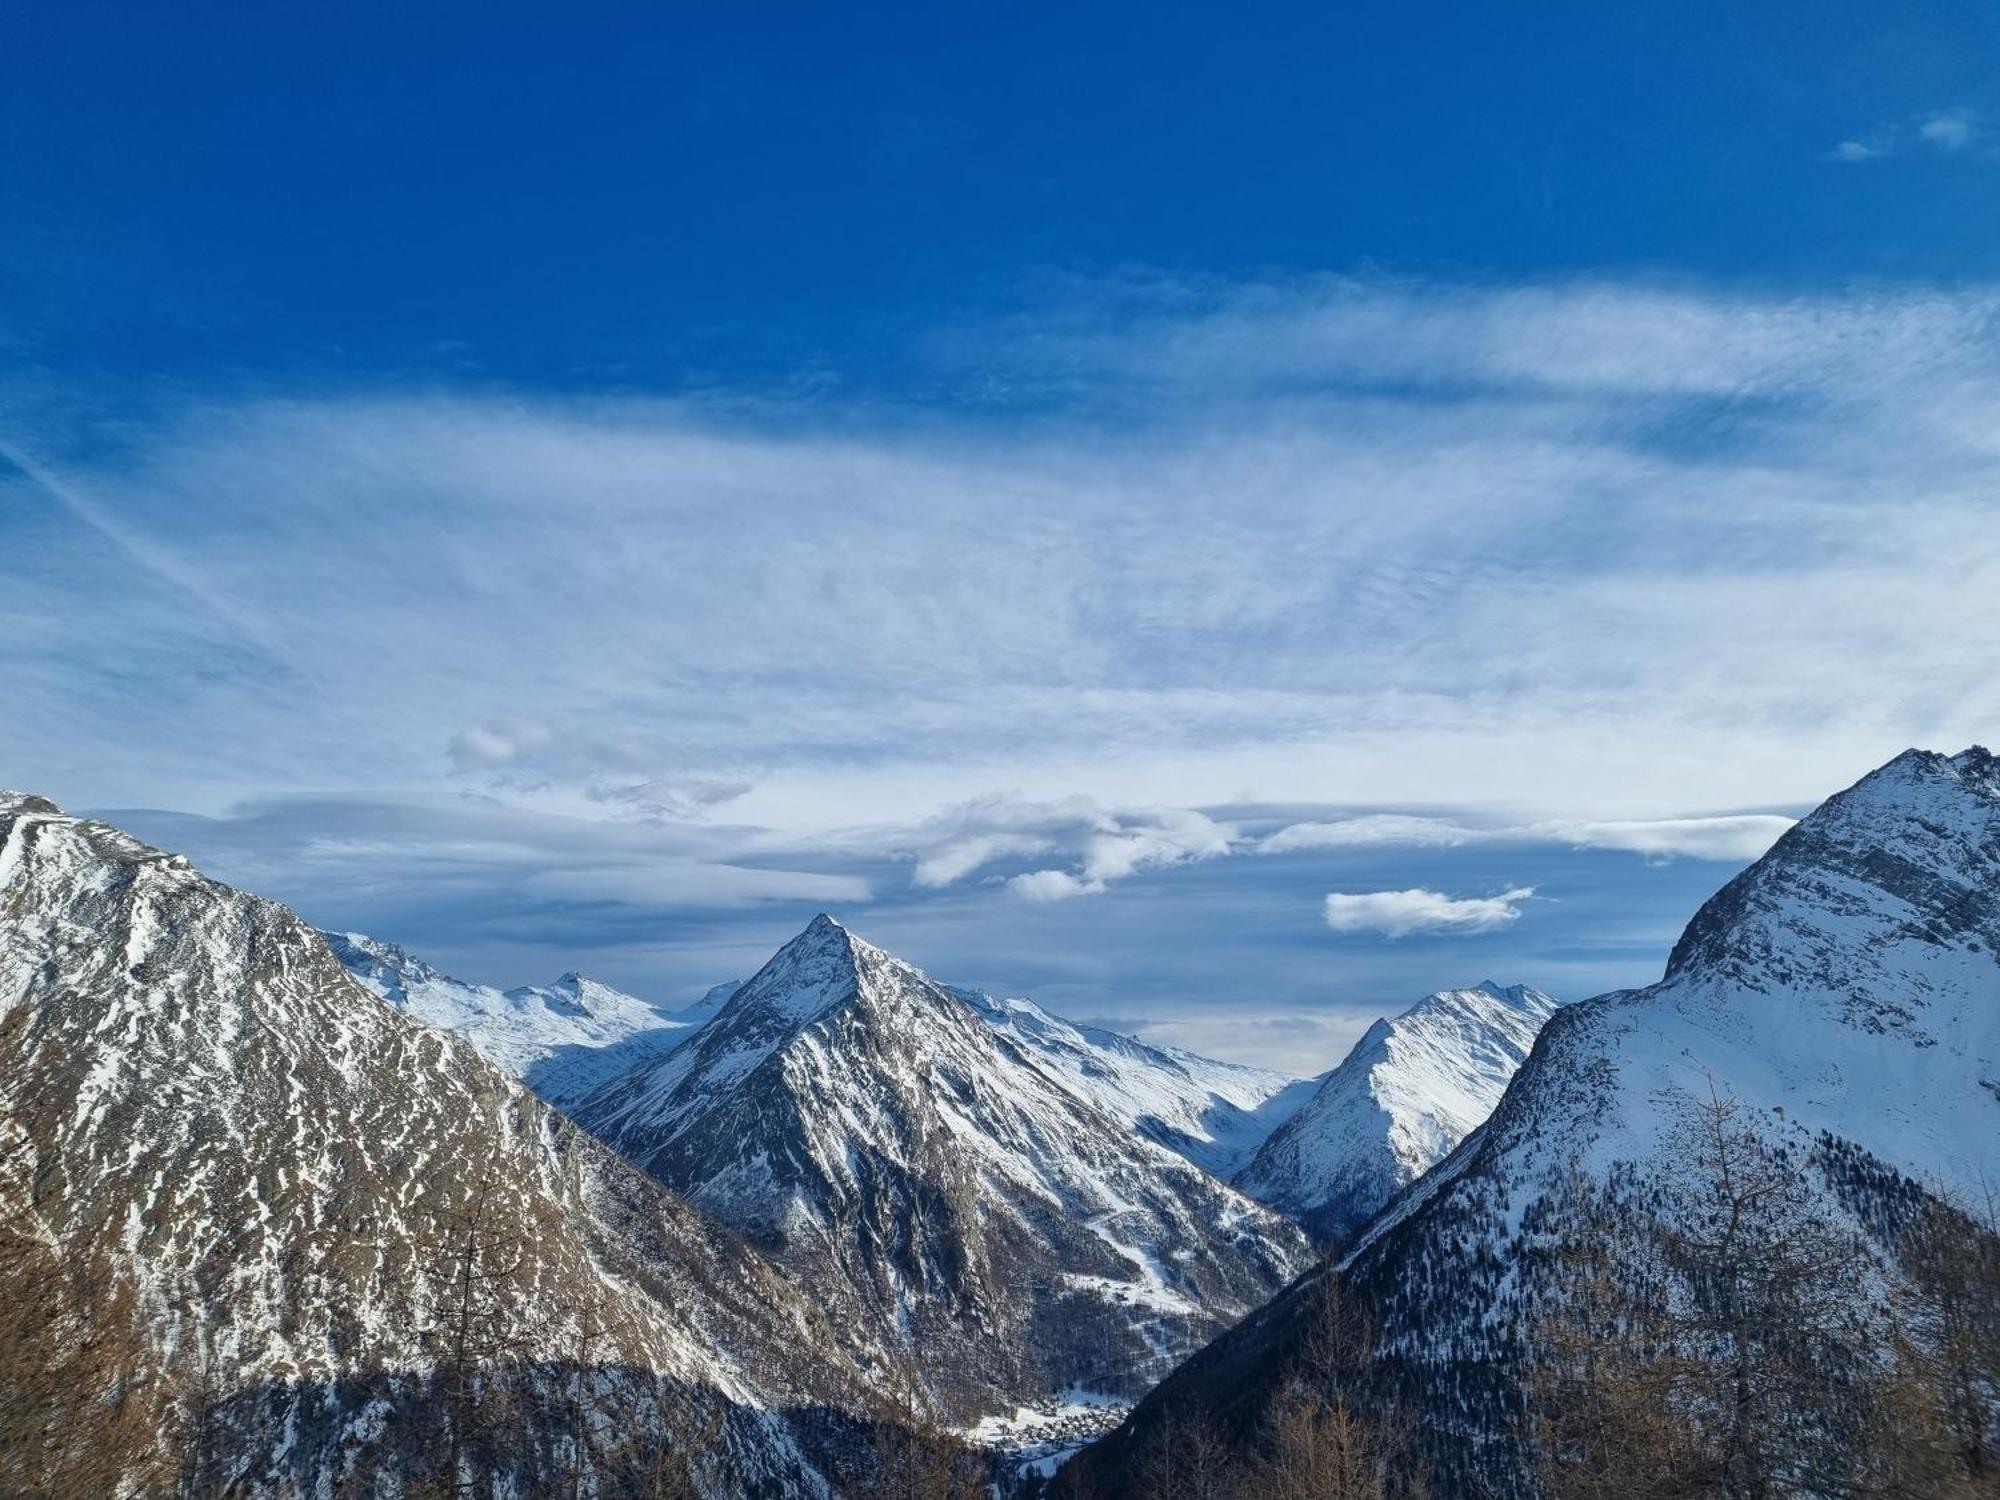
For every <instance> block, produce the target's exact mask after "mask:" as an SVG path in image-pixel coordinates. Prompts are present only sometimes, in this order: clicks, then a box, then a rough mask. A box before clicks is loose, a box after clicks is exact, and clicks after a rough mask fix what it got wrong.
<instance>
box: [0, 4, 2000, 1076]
mask: <svg viewBox="0 0 2000 1500" xmlns="http://www.w3.org/2000/svg"><path fill="white" fill-rule="evenodd" d="M1996 32H2000V19H1996V17H1995V16H1994V14H1993V13H1992V12H1991V11H1990V10H1988V9H1986V8H1983V7H1975V6H1971V5H1929V4H1919V5H1911V6H1901V7H1879V6H1878V7H1861V6H1846V5H1817V6H1811V7H1807V6H1791V5H1768V6H1755V7H1743V6H1723V5H1687V4H1677V5H1672V6H1667V5H1658V6H1655V5H1634V6H1618V7H1586V6H1566V5H1545V6H1536V7H1529V8H1526V9H1522V8H1515V9H1513V10H1511V11H1507V12H1500V11H1496V10H1494V9H1493V8H1492V7H1470V6H1468V7H1444V8H1431V9H1428V10H1424V11H1421V12H1398V11H1394V10H1393V8H1378V9H1377V11H1375V12H1367V13H1364V12H1359V11H1355V10H1353V9H1347V8H1329V7H1323V6H1322V7H1311V8H1307V7H1252V8H1248V9H1246V8H1243V7H1231V8H1229V9H1228V10H1227V11H1226V12H1225V11H1221V10H1216V9H1208V10H1195V9H1182V10H1171V9H1167V10H1163V9H1161V8H1159V7H1152V8H1148V9H1145V10H1139V9H1130V10H1122V9H1119V8H1115V7H1091V8H1089V9H1088V14H1079V13H1078V12H1077V11H1076V10H1075V8H1074V7H1066V8H1064V9H1062V10H1060V11H1058V10H1056V9H1055V8H1034V7H1022V6H1016V7H1007V8H1001V7H937V6H932V7H926V8H923V9H921V10H917V9H909V10H903V9H897V8H889V7H880V8H876V9H875V10H873V11H872V12H870V13H868V14H867V15H851V14H850V15H841V14H837V13H833V12H827V11H824V10H823V9H813V10H809V9H806V8H798V9H795V10H794V9H781V8H758V9H744V8H741V7H737V8H732V9H730V10H729V11H727V12H724V11H723V10H722V9H721V8H717V9H716V10H714V11H712V12H707V13H703V12H698V11H695V10H693V9H691V8H672V9H667V10H662V9H661V8H658V7H650V8H640V7H630V8H625V7H606V6H598V7H588V6H570V7H563V8H561V9H558V8H555V7H523V6H512V7H508V6H500V7H494V6H486V7H480V8H473V7H455V6H452V5H448V4H439V5H430V6H424V7H419V8H411V7H367V6H354V7H343V8H341V9H340V10H339V11H332V10H329V11H326V12H325V13H324V14H322V15H320V16H318V17H314V16H310V15H306V14H296V15H277V14H273V13H270V12H269V11H268V10H266V9H256V10H253V9H252V8H250V7H247V6H244V7H235V6H201V7H193V8H191V9H182V10H177V11H173V12H170V11H168V10H167V9H165V8H154V9H152V10H150V11H146V12H142V13H137V14H134V13H132V12H131V10H130V8H121V9H120V10H116V11H114V10H111V9H108V8H98V7H94V6H91V5H88V4H83V5H75V6H66V7H45V8H43V10H42V11H41V12H40V13H38V14H36V15H34V16H32V17H26V18H24V19H22V20H21V21H20V22H18V23H17V25H16V26H15V27H14V29H13V33H12V35H11V36H10V45H9V47H8V49H7V51H6V53H5V55H4V57H0V223H4V225H5V228H6V233H5V234H4V235H0V689H4V692H5V696H6V704H7V707H6V711H5V713H4V714H0V782H5V783H7V784H10V785H15V786H19V787H24V788H27V789H30V790H35V791H40V792H43V793H45V794H48V795H52V796H55V797H56V798H58V799H59V800H61V801H63V802H65V803H66V804H68V805H70V806H73V807H79V808H86V809H91V810H100V811H107V812H116V813H117V814H118V816H120V817H121V818H123V819H124V820H125V821H127V822H129V823H130V824H132V825H133V826H135V827H136V828H138V829H139V830H140V831H142V832H144V833H147V834H148V835H150V836H152V837H155V838H157V839H159V840H161V841H164V842H167V843H170V844H173V845H175V846H177V847H181V848H184V849H186V850H187V851H188V852H190V853H191V854H193V855H194V856H195V857H196V858H197V859H199V860H201V861H202V862H203V863H204V864H206V865H207V866H208V867H210V868H212V869H213V870H215V871H216V872H217V873H219V874H222V875H224V876H226V877H228V878H231V879H234V880H237V881H239V882H241V883H243V884H246V885H249V886H252V887H253V888H255V889H258V890H260V891H264V892H267V893H269V894H272V895H275V896H279V897H281V898H283V899H286V900H288V901H290V902H292V903H293V904H295V905H297V906H298V907H299V908H300V909H301V910H303V911H305V912H306V913H307V914H308V915H309V916H311V917H313V918H315V919H316V920H320V921H322V922H325V923H328V924H331V925H344V926H357V927H362V928H365V929H367V930H371V931H375V932H377V933H378V934H380V935H382V936H387V937H392V938H396V939H399V940H401V941H404V942H406V943H407V944H408V945H410V946H412V947H413V948H417V949H419V950H421V951H423V952H425V953H426V954H427V955H428V956H431V957H432V958H433V959H434V960H436V961H439V962H441V963H443V964H444V965H446V966H447V967H450V968H453V969H455V970H458V971H460V972H463V973H464V974H466V976H467V977H471V978H477V979H485V980H493V981H497V982H503V983H518V982H522V981H527V980H536V979H542V978H546V977H547V976H548V975H550V974H552V973H554V972H556V971H557V970H560V969H563V968H568V967H582V968H584V969H586V970H587V971H589V972H593V973H597V974H599V975H601V976H602V977H604V978H606V979H609V980H612V981H614V982H619V983H623V984H625V985H627V986H628V987H631V988H634V989H637V990H639V991H640V992H642V993H654V994H659V995H661V996H662V997H663V998H680V997H683V996H685V995H688V994H690V993H692V992H695V991H697V990H699V989H700V988H703V987H705V986H706V985H707V984H708V983H711V982H714V981H715V980H717V979H719V978H724V977H730V976H732V975H736V974H740V973H743V972H746V971H747V970H748V969H749V968H752V967H754V966H755V964H756V962H757V961H758V960H759V959H760V958H761V956H762V955H763V954H764V953H766V952H768V950H769V948H770V947H771V946H773V945H774V944H775V943H776V942H778V941H780V940H782V938H783V937H785V936H786V935H788V934H789V933H790V932H791V931H793V930H795V929H796V928H797V927H799V926H801V925H803V923H804V921H805V920H806V919H807V918H808V917H810V915H811V914H812V913H813V912H814V911H816V910H818V909H821V908H828V909H831V910H833V911H835V912H836V913H838V914H840V915H842V916H843V917H845V918H846V919H847V920H849V921H850V922H851V923H852V924H853V925H854V926H856V927H857V928H858V929H860V930H861V931H863V932H864V933H867V934H868V935H869V936H871V937H874V938H875V939H877V940H878V941H882V942H885V943H887V944H889V945H890V946H892V947H895V948H898V949H899V950H901V951H904V952H906V953H907V954H908V956H910V957H912V958H913V959H915V960H917V961H919V962H921V963H924V964H926V965H927V966H929V967H931V968H933V969H934V970H935V971H936V972H938V973H940V974H941V975H942V976H944V977H947V978H950V979H953V980H955V981H959V982H964V983H976V984H984V985H988V986H992V987H995V988H1000V989H1006V990H1013V991H1023V990H1025V991H1029V992H1032V993H1034V994H1036V995H1037V996H1039V997H1040V998H1043V999H1044V1000H1046V1001H1047V1002H1049V1003H1050V1004H1052V1005H1055V1006H1057V1007H1058V1008H1060V1009H1064V1010H1066V1011H1068V1012H1070V1013H1072V1014H1076V1015H1080V1016H1092V1017H1099V1018H1107V1019H1114V1020H1118V1021H1120V1022H1121V1023H1123V1024H1126V1025H1128V1026H1130V1027H1135V1028H1139V1029H1142V1030H1144V1031H1145V1032H1146V1033H1147V1034H1148V1035H1156V1036H1160V1037H1163V1038H1166V1039H1169V1040H1174V1041H1180V1042H1185V1043H1188V1044H1190V1045H1197V1046H1202V1047H1205V1048H1207V1049H1209V1050H1213V1051H1216V1052H1219V1053H1223V1054H1226V1055H1234V1056H1243V1057H1254V1058H1257V1059H1260V1060H1265V1061H1271V1062H1276V1063H1280V1064H1285V1065H1289V1066H1293V1067H1295V1068H1298V1069H1300V1070H1304V1069H1307V1068H1311V1067H1319V1066H1324V1065H1325V1064H1326V1063H1327V1062H1328V1061H1330V1060H1332V1059H1333V1058H1334V1057H1336V1056H1337V1055H1338V1053H1339V1051H1340V1050H1341V1048H1342V1046H1343V1045H1344V1043H1345V1041H1346V1040H1347V1039H1348V1038H1350V1037H1351V1036H1352V1035H1353V1034H1354V1032H1355V1031H1356V1030H1357V1029H1358V1024H1359V1023H1361V1022H1365V1020H1366V1019H1367V1018H1369V1017H1371V1016H1372V1015H1374V1014H1376V1013H1378V1012H1379V1011H1381V1010H1383V1009H1385V1008H1394V1007H1396V1006H1399V1005H1400V1004H1402V1003H1405V1002H1406V1001H1407V1000H1408V999H1410V998H1414V996H1415V995H1417V994H1419V993H1421V992H1422V991H1424V990H1426V989H1430V988H1434V987H1437V986H1439V985H1443V984H1447V983H1462V982H1468V981H1470V980H1474V979H1477V978H1481V977H1486V976H1489V975H1490V976H1491V977H1493V978H1496V979H1500V980H1502V981H1513V980H1517V979H1519V980H1528V981H1531V982H1535V983H1539V984H1542V985H1544V986H1545V987H1547V988H1550V989H1552V990H1555V991H1556V992H1558V993H1560V994H1564V995H1568V996H1575V995H1582V994H1586V993H1591V992H1594V991H1596V990H1600V989H1603V988H1608V987H1611V986H1615V985H1624V984H1631V983H1638V982H1643V981H1644V980H1646V979H1648V978H1650V977H1652V976H1653V975H1654V974H1656V973H1657V970H1658V967H1659V965H1660V963H1661V961H1662V960H1663V959H1664V956H1665V951H1666V949H1667V947H1668V946H1669V945H1670V943H1671V941H1672V938H1673V936H1674V934H1675V933H1676V932H1677V931H1678V929H1679V927H1680V925H1681V923H1682V922H1683V921H1684V920H1685V919H1686V917H1687V915H1688V914H1689V913H1690V912H1691V911H1692V910H1693V908H1694V907H1695V905H1697V904H1698V903H1699V901H1700V900H1701V899H1702V898H1703V897H1704V896H1705V895H1706V894H1707V893H1708V892H1709V891H1710V890H1712V889H1713V888H1714V887H1715V886H1717V885H1719V884H1720V883H1721V882H1722V881H1723V880H1724V879H1726V878H1727V876H1728V875H1729V874H1730V873H1731V871H1732V870H1733V869H1734V868H1736V867H1737V866H1739V865H1740V864H1741V863H1742V862H1743V861H1744V860H1746V859H1748V858H1751V857H1753V856H1754V854H1755V853H1756V851H1757V850H1758V849H1759V848H1761V847H1762V846H1763V844H1765V843H1767V842H1768V840H1769V839H1770V838H1771V837H1772V836H1774V834H1775V832H1776V831H1777V830H1778V829H1780V828H1782V827H1783V826H1784V825H1783V821H1782V820H1783V819H1784V818H1786V817H1789V816H1793V815H1796V814H1797V813H1798V812H1799V811H1800V810H1802V809H1803V808H1804V807H1806V806H1809V805H1810V804H1811V803H1812V802H1814V801H1816V800H1817V799H1818V798H1820V797H1821V796H1824V795H1825V794H1826V793H1828V792H1830V791H1832V790H1835V789H1837V788H1838V787H1840V786H1842V785H1845V784H1847V783H1848V782H1850V781H1852V780H1853V779H1854V778H1855V777H1857V776H1858V775H1860V774H1861V773H1862V772H1864V771H1865V770H1867V769H1868V768H1869V767H1871V766H1872V765H1874V764H1877V763H1879V762H1880V761H1882V760H1884V759H1886V758H1888V756H1889V755H1891V754H1893V753H1895V751H1897V750H1898V749H1901V748H1902V747H1903V746H1905V745H1907V744H1911V743H1922V744H1929V745H1935V746H1939V747H1942V748H1948V749H1955V748H1958V747H1960V746H1961V745H1963V744H1964V743H1966V742H1968V741H1970V740H1974V739H1979V738H1982V737H1984V738H1988V739H1990V738H1991V737H1992V735H1993V733H1994V725H1993V718H1994V711H1993V708H1992V705H1993V704H1995V703H2000V681H1996V677H2000V672H1996V664H1995V650H1994V646H1993V643H1994V642H1995V641H1996V640H2000V524H1996V521H1995V516H1996V507H1995V504H1994V501H1993V498H1992V497H1993V493H1994V478H1995V460H1996V453H2000V445H1996V440H1995V433H1996V432H2000V347H1997V346H1996V344H1995V341H1994V338H1993V333H1994V329H1995V322H1996V316H2000V292H1997V291H1996V290H1995V288H1996V284H2000V233H1996V231H2000V98H1995V97H1994V94H1993V85H1992V79H1993V78H1995V77H2000V67H1996V64H2000V35H1997V34H1996Z"/></svg>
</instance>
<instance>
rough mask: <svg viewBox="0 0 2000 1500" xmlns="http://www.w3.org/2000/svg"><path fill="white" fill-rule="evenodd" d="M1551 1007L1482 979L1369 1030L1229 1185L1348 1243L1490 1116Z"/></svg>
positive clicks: (1541, 998) (1536, 993)
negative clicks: (1405, 1187)
mask: <svg viewBox="0 0 2000 1500" xmlns="http://www.w3.org/2000/svg"><path fill="white" fill-rule="evenodd" d="M1557 1003H1558V1002H1557V1001H1556V1000H1555V998H1554V997H1553V996H1551V995H1548V994H1546V993H1544V992H1543V991H1541V990H1538V989H1535V988H1533V987H1532V986H1530V985H1519V984H1517V985H1508V986H1501V985H1498V984H1495V983H1494V982H1493V981H1492V980H1490V979H1489V980H1484V981H1482V982H1481V983H1479V984H1476V985H1473V986H1471V987H1469V988H1466V989H1451V990H1439V991H1437V992H1436V993H1434V994H1430V995H1426V996H1425V997H1424V998H1423V999H1421V1000H1419V1001H1418V1002H1417V1003H1416V1004H1415V1005H1413V1006H1411V1007H1410V1008H1409V1009H1408V1010H1406V1011H1404V1012H1403V1013H1402V1014H1400V1015H1398V1016H1395V1017H1393V1018H1384V1019H1382V1020H1378V1021H1376V1022H1375V1023H1374V1024H1373V1025H1372V1026H1370V1027H1369V1028H1368V1030H1367V1031H1366V1032H1364V1033H1363V1034H1362V1036H1361V1039H1360V1040H1359V1041H1358V1042H1356V1043H1355V1044H1354V1048H1353V1050H1352V1051H1350V1052H1349V1053H1348V1055H1347V1057H1346V1058H1345V1059H1344V1060H1343V1061H1342V1062H1341V1064H1340V1066H1339V1067H1337V1068H1335V1069H1334V1070H1333V1071H1332V1072H1331V1073H1329V1074H1327V1076H1326V1078H1325V1080H1324V1081H1323V1082H1322V1083H1321V1084H1320V1086H1319V1090H1318V1092H1317V1093H1315V1094H1314V1095H1313V1097H1312V1098H1311V1099H1310V1100H1309V1101H1308V1102H1307V1103H1306V1104H1305V1105H1304V1107H1303V1108H1301V1109H1300V1110H1299V1111H1298V1113H1296V1114H1295V1115H1293V1116H1292V1118H1291V1119H1290V1120H1289V1121H1287V1122H1286V1123H1285V1124H1284V1125H1282V1126H1280V1127H1279V1128H1278V1130H1276V1131H1275V1132H1274V1133H1273V1134H1272V1135H1271V1137H1270V1138H1269V1139H1268V1140H1266V1141H1265V1142H1264V1143H1263V1145H1262V1146H1260V1147H1259V1148H1258V1151H1257V1154H1256V1155H1255V1156H1254V1157H1253V1158H1252V1159H1251V1160H1250V1162H1249V1164H1248V1165H1247V1166H1246V1167H1244V1169H1243V1170H1242V1171H1241V1172H1240V1173H1238V1174H1237V1177H1236V1185H1237V1186H1238V1187H1240V1188H1242V1189H1243V1190H1244V1191H1245V1192H1247V1193H1249V1194H1250V1195H1251V1196H1252V1197H1254V1198H1257V1199H1259V1200H1260V1201H1262V1202H1265V1203H1268V1204H1271V1205H1272V1206H1273V1207H1275V1208H1278V1209H1281V1210H1283V1211H1284V1212H1286V1213H1288V1214H1291V1215H1292V1216H1293V1217H1295V1218H1297V1219H1298V1220H1300V1222H1302V1223H1304V1224H1306V1225H1307V1226H1308V1227H1309V1228H1310V1229H1312V1230H1313V1231H1314V1233H1316V1234H1318V1235H1320V1236H1322V1237H1323V1238H1325V1239H1326V1240H1328V1241H1330V1242H1338V1241H1340V1240H1343V1239H1345V1238H1346V1237H1347V1236H1348V1235H1351V1234H1352V1233H1353V1232H1354V1231H1355V1230H1356V1229H1358V1228H1360V1227H1361V1225H1362V1224H1363V1223H1365V1222H1366V1221H1367V1220H1368V1219H1369V1218H1370V1217H1371V1216H1373V1214H1374V1213H1375V1211H1376V1210H1377V1209H1379V1208H1381V1206H1382V1205H1383V1204H1384V1203H1386V1202H1388V1201H1389V1199H1390V1198H1391V1197H1392V1196H1394V1194H1395V1193H1396V1191H1397V1190H1398V1189H1400V1188H1401V1187H1403V1186H1404V1184H1406V1183H1408V1182H1411V1181H1413V1180H1414V1179H1416V1178H1417V1177H1419V1176H1421V1175H1423V1173H1425V1172H1427V1171H1429V1170H1430V1168H1431V1167H1433V1166H1435V1165H1436V1164H1437V1163H1438V1162H1440V1161H1442V1160H1443V1159H1444V1158H1445V1157H1446V1156H1447V1155H1449V1154H1450V1153H1451V1151H1452V1150H1453V1148H1454V1147H1456V1146H1457V1145H1458V1143H1459V1142H1460V1141H1462V1140H1463V1139H1465V1137H1466V1136H1467V1135H1469V1134H1470V1133H1471V1132H1472V1131H1473V1130H1475V1129H1477V1128H1478V1126H1479V1125H1480V1124H1481V1123H1482V1122H1483V1121H1484V1120H1485V1119H1486V1117H1487V1116H1488V1115H1489V1114H1491V1113H1492V1111H1493V1107H1494V1106H1495V1105H1496V1104H1498V1103H1499V1102H1500V1096H1501V1094H1502V1093H1503V1092H1505V1090H1506V1087H1507V1081H1508V1080H1509V1079H1510V1078H1512V1077H1513V1076H1514V1070H1515V1069H1516V1068H1518V1067H1520V1065H1521V1063H1522V1061H1523V1060H1524V1059H1526V1057H1527V1055H1528V1052H1529V1049H1530V1048H1532V1047H1533V1046H1534V1042H1535V1036H1536V1034H1537V1033H1538V1032H1539V1031H1540V1030H1541V1028H1542V1025H1543V1023H1545V1022H1546V1021H1547V1020H1548V1018H1549V1017H1550V1016H1551V1015H1553V1014H1554V1013H1555V1011H1556V1007H1557Z"/></svg>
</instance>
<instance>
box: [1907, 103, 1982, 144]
mask: <svg viewBox="0 0 2000 1500" xmlns="http://www.w3.org/2000/svg"><path fill="white" fill-rule="evenodd" d="M1977 133H1978V124H1977V122H1976V121H1975V119H1974V118H1973V114H1972V112H1971V111H1970V110H1967V109H1947V110H1941V111H1939V112H1938V113H1937V114H1934V115H1931V116H1930V117H1929V118H1927V119H1925V120H1923V121H1922V122H1921V123H1919V124H1918V126H1917V137H1918V139H1920V140H1922V141H1925V142H1926V143H1928V144H1930V145H1932V146H1935V147H1937V149H1938V150H1940V151H1945V152H1952V151H1963V150H1964V149H1965V148H1966V147H1967V146H1969V145H1971V144H1972V139H1973V137H1974V136H1975V135H1976V134H1977Z"/></svg>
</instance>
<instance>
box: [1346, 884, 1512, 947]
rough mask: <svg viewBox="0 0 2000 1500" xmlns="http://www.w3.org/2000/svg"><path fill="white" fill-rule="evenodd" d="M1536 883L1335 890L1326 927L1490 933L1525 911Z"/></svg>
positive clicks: (1387, 932) (1395, 934)
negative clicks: (1467, 888) (1491, 890)
mask: <svg viewBox="0 0 2000 1500" xmlns="http://www.w3.org/2000/svg"><path fill="white" fill-rule="evenodd" d="M1534 894H1535V888H1534V887H1533V886H1526V885H1523V886H1515V887H1513V888H1512V889H1510V890H1505V891H1502V892H1501V893H1500V894H1499V895H1497V896H1467V897H1453V896H1447V895H1445V894H1444V893H1443V892H1441V891H1430V890H1423V889H1421V888H1418V889H1412V890H1404V891H1361V892H1357V893H1352V894H1348V893H1342V892H1336V893H1334V894H1332V895H1330V896H1328V897H1327V898H1326V925H1327V926H1329V927H1331V928H1332V929H1333V930H1334V931H1335V932H1379V933H1381V934H1382V935H1383V936H1384V937H1390V938H1400V937H1408V936H1409V935H1410V934H1411V933H1415V932H1490V931H1491V930H1492V929H1494V928H1496V927H1505V926H1506V925H1507V924H1508V923H1509V922H1512V921H1514V920H1516V919H1517V918H1518V917H1519V916H1520V915H1521V911H1520V905H1521V903H1522V902H1523V901H1526V900H1527V899H1528V898H1529V897H1531V896H1533V895H1534Z"/></svg>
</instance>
